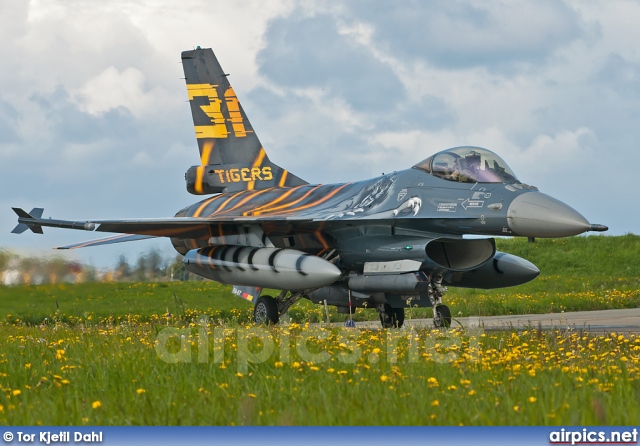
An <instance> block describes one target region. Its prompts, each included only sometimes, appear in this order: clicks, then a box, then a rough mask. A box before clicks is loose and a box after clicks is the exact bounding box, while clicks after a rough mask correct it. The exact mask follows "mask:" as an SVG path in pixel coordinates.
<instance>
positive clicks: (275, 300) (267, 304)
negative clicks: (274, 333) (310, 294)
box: [253, 290, 304, 325]
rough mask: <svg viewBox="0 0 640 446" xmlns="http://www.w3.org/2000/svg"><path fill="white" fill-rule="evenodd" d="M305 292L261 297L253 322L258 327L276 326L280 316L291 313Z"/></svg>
mask: <svg viewBox="0 0 640 446" xmlns="http://www.w3.org/2000/svg"><path fill="white" fill-rule="evenodd" d="M303 294H304V292H303V291H296V292H295V293H290V292H289V291H286V290H285V291H281V292H280V294H279V295H278V297H271V296H260V297H258V299H257V300H256V303H255V305H254V306H253V321H254V322H255V323H256V324H258V325H275V324H277V323H278V322H279V321H280V316H281V315H283V314H285V313H286V312H287V311H289V308H290V307H291V305H293V304H294V303H296V302H298V301H299V300H300V299H301V298H302V296H303Z"/></svg>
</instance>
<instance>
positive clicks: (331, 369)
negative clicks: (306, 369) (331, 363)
mask: <svg viewBox="0 0 640 446" xmlns="http://www.w3.org/2000/svg"><path fill="white" fill-rule="evenodd" d="M335 371H336V369H334V368H333V367H332V368H330V369H327V372H329V373H333V372H335Z"/></svg>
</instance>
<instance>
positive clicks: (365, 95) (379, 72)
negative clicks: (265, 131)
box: [258, 15, 405, 111]
mask: <svg viewBox="0 0 640 446" xmlns="http://www.w3.org/2000/svg"><path fill="white" fill-rule="evenodd" d="M266 42H267V45H266V47H265V48H264V49H262V50H261V51H260V53H259V54H258V62H259V64H260V72H261V73H262V74H263V75H265V76H266V77H267V78H268V79H269V80H271V81H273V82H275V83H277V84H279V85H282V86H286V87H294V88H295V87H303V88H304V87H316V88H324V89H328V90H329V91H330V93H331V94H332V95H333V96H339V97H341V98H343V99H344V100H346V101H347V102H348V103H349V104H350V105H351V106H352V107H353V108H354V109H356V110H363V109H369V110H376V109H378V110H381V111H385V110H386V109H388V108H389V107H392V106H394V105H395V104H397V103H398V101H402V100H404V98H405V92H404V88H403V86H402V83H401V82H400V80H399V79H398V78H397V76H396V75H395V73H394V72H393V70H392V69H391V67H390V66H389V65H388V64H386V63H385V62H382V61H380V60H378V59H376V58H375V57H374V56H373V55H372V54H371V53H370V52H369V51H368V50H367V48H366V47H364V46H363V45H360V44H358V43H357V42H355V41H353V40H351V39H350V38H349V37H348V36H344V35H341V34H340V33H339V32H338V30H337V29H336V25H335V19H334V18H333V17H332V16H329V15H317V16H314V17H309V18H301V17H296V16H293V17H289V18H278V19H275V20H273V21H271V22H270V23H269V27H268V29H267V32H266Z"/></svg>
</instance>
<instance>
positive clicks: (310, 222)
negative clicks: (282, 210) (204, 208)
mask: <svg viewBox="0 0 640 446" xmlns="http://www.w3.org/2000/svg"><path fill="white" fill-rule="evenodd" d="M14 211H15V212H16V214H18V226H16V227H15V229H14V230H13V232H14V233H21V232H24V231H26V230H27V229H30V230H31V231H32V232H35V233H42V227H44V226H46V227H55V228H65V229H80V230H86V231H97V232H111V233H119V234H122V235H118V236H111V237H105V238H101V239H97V240H92V241H88V242H81V243H75V244H72V245H65V246H61V247H59V248H58V249H74V248H82V247H86V246H98V245H104V244H111V243H121V242H128V241H134V240H143V239H147V238H152V237H175V238H179V239H208V238H210V237H213V236H218V235H221V234H223V233H224V234H229V233H230V232H233V228H234V227H241V226H247V225H252V224H253V225H259V226H260V227H262V228H263V229H266V230H267V231H265V232H277V233H291V232H292V231H293V232H295V231H302V232H309V231H317V230H329V229H334V228H341V227H344V226H346V225H352V224H353V223H354V220H357V221H358V224H359V225H363V226H365V225H371V224H376V225H379V224H389V225H393V226H396V227H405V228H415V229H421V230H432V231H434V232H437V231H438V230H439V229H441V227H442V226H443V225H444V224H445V222H448V224H449V225H450V222H451V220H452V219H455V220H460V221H461V224H462V223H463V221H464V220H467V219H468V217H463V218H455V217H449V216H447V217H446V218H406V219H405V218H397V219H396V218H372V216H368V217H364V218H362V217H359V218H358V217H353V218H349V219H341V220H327V219H314V218H309V217H302V216H300V217H296V216H295V215H288V216H286V217H285V216H276V215H270V216H257V217H237V216H236V217H234V216H223V215H221V216H214V217H169V218H145V219H121V220H58V219H52V218H42V217H41V215H42V211H41V209H40V208H37V210H35V212H34V211H32V212H31V213H27V212H25V211H24V210H22V209H19V208H14Z"/></svg>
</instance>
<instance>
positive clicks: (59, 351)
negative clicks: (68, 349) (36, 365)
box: [56, 348, 64, 361]
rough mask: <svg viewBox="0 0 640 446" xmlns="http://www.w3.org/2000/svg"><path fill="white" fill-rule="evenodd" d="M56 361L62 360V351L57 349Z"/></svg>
mask: <svg viewBox="0 0 640 446" xmlns="http://www.w3.org/2000/svg"><path fill="white" fill-rule="evenodd" d="M56 359H57V360H58V361H62V360H63V359H64V349H62V348H59V349H58V350H56Z"/></svg>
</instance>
